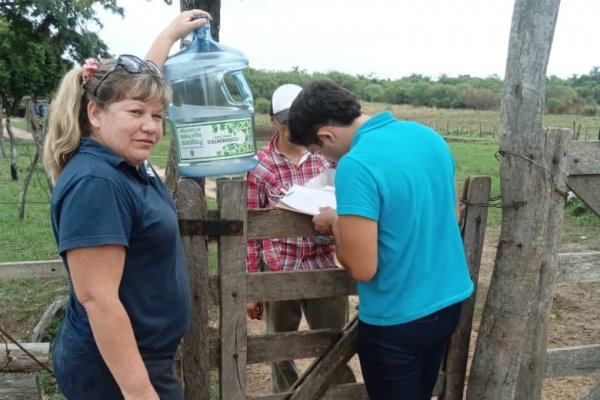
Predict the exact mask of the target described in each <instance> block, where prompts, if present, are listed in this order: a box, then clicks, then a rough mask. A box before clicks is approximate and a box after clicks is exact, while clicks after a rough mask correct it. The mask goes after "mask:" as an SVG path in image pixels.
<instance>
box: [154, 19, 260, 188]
mask: <svg viewBox="0 0 600 400" xmlns="http://www.w3.org/2000/svg"><path fill="white" fill-rule="evenodd" d="M247 67H248V59H247V58H246V57H245V56H244V54H243V53H241V52H240V51H238V50H234V49H231V48H229V47H226V46H224V45H222V44H220V43H218V42H215V41H214V40H213V39H212V37H211V34H210V23H208V22H207V23H206V25H204V26H203V27H201V28H199V29H196V30H195V31H194V32H193V39H192V41H191V43H190V44H189V45H188V46H187V47H186V48H185V49H183V50H181V51H180V52H178V53H176V54H174V55H173V56H171V57H169V58H168V59H167V61H166V63H165V70H164V71H165V76H166V78H167V79H168V81H169V82H170V84H171V87H172V89H173V102H172V104H171V105H170V106H169V112H168V120H169V121H170V122H171V124H172V127H173V132H174V136H175V148H176V155H177V170H178V171H179V174H180V175H181V176H183V177H189V178H200V177H205V176H218V175H231V174H237V173H242V172H246V171H249V170H251V169H253V168H254V167H256V165H257V164H258V160H257V158H256V140H255V128H254V104H253V99H252V93H251V92H250V88H249V86H248V83H247V82H246V79H245V78H244V75H243V70H244V69H246V68H247Z"/></svg>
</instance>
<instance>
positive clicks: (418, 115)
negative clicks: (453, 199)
mask: <svg viewBox="0 0 600 400" xmlns="http://www.w3.org/2000/svg"><path fill="white" fill-rule="evenodd" d="M364 110H365V112H366V113H369V114H374V113H376V112H379V111H382V110H390V111H392V112H393V113H394V114H395V115H396V116H398V117H399V118H403V119H410V120H416V121H420V122H422V123H426V124H428V125H431V126H438V127H440V126H443V125H448V126H456V125H455V124H462V126H465V127H467V126H469V125H470V126H472V127H473V126H479V125H480V124H481V125H485V126H488V125H490V126H491V125H492V124H494V123H496V124H499V115H498V113H497V112H491V111H475V110H443V109H431V108H415V107H409V106H389V105H385V104H377V103H366V104H364ZM256 121H257V124H258V125H265V124H267V123H268V119H267V117H266V116H264V115H258V116H257V117H256ZM546 121H548V123H551V124H553V125H554V126H562V127H569V126H572V125H573V123H575V124H576V125H581V126H582V127H586V129H588V131H590V130H592V129H594V130H595V129H600V128H599V127H600V117H581V116H570V115H563V116H556V115H549V116H547V117H546ZM11 122H12V124H13V126H15V127H24V125H25V124H24V121H23V120H20V119H13V120H12V121H11ZM453 124H454V125H453ZM582 129H583V128H582ZM477 132H478V131H477ZM477 132H475V130H473V129H472V131H471V134H469V131H468V129H463V130H462V131H460V132H459V131H453V132H451V136H453V137H454V136H458V135H461V136H467V137H468V136H476V137H474V138H473V139H480V137H478V136H479V134H478V133H477ZM170 139H171V136H170V135H165V137H164V139H163V140H162V141H161V142H160V143H159V145H158V147H157V148H156V150H155V152H154V155H153V156H152V157H151V162H152V163H153V164H155V165H158V166H160V167H165V166H166V162H167V154H168V149H169V143H170ZM486 139H487V140H484V141H480V142H478V143H475V142H473V143H472V142H454V141H450V147H451V149H452V152H453V154H454V157H455V159H456V166H457V179H458V182H459V184H461V185H462V183H463V182H464V180H465V178H466V177H467V176H469V175H488V176H491V177H492V196H496V195H498V194H500V189H499V178H498V177H499V163H498V160H497V158H496V152H497V151H498V139H497V137H494V136H493V135H489V136H488V137H487V138H486ZM18 143H19V145H18V150H19V176H20V178H21V180H22V179H23V178H24V176H25V174H26V169H27V167H28V165H29V164H30V162H31V159H32V157H33V154H34V152H35V146H34V144H33V142H32V141H31V140H19V141H18ZM265 143H266V140H260V141H258V143H257V145H258V146H259V147H260V146H263V145H264V144H265ZM4 150H5V151H4V153H5V154H7V155H8V154H9V150H10V147H9V141H8V140H7V139H5V140H4ZM21 185H22V183H21V181H11V177H10V169H9V160H8V159H7V158H0V226H2V227H3V229H2V230H1V231H0V262H2V261H28V260H41V259H52V258H56V247H55V245H54V239H53V237H52V231H51V228H50V220H49V199H50V193H49V190H48V188H47V185H46V180H45V178H44V175H43V171H42V167H41V164H39V165H38V167H37V171H36V174H35V176H34V179H33V182H32V185H31V187H30V189H29V192H28V194H27V203H26V208H25V214H24V219H23V220H22V221H20V220H19V219H18V218H17V216H18V204H17V203H18V200H19V191H20V189H21ZM500 215H501V212H500V210H499V209H494V208H492V209H490V218H489V225H491V226H496V225H498V224H499V222H500ZM580 220H581V219H580V218H579V219H576V220H575V221H574V224H571V222H570V220H569V213H567V219H566V220H565V225H566V226H567V227H568V226H570V225H575V226H581V222H580ZM585 226H587V225H585V224H584V227H585ZM584 234H585V232H584Z"/></svg>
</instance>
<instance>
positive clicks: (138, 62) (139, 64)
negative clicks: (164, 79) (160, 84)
mask: <svg viewBox="0 0 600 400" xmlns="http://www.w3.org/2000/svg"><path fill="white" fill-rule="evenodd" d="M119 67H121V68H122V69H124V70H125V72H127V73H129V74H140V73H142V72H145V71H146V72H149V73H150V74H152V75H157V76H162V72H161V71H160V69H159V68H158V65H156V64H155V63H154V62H152V61H151V60H142V59H141V58H139V57H136V56H134V55H131V54H121V55H120V56H119V57H117V62H116V64H115V65H114V66H113V67H112V68H111V69H109V70H108V71H106V73H105V74H104V76H103V77H102V78H100V81H99V82H98V84H97V85H96V87H95V88H94V92H93V93H94V97H96V93H97V92H98V88H99V87H100V85H101V84H102V82H104V81H105V80H106V78H108V77H109V76H110V74H112V73H113V72H115V71H116V70H117V68H119Z"/></svg>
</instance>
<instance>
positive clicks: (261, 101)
mask: <svg viewBox="0 0 600 400" xmlns="http://www.w3.org/2000/svg"><path fill="white" fill-rule="evenodd" d="M269 106H270V102H269V100H267V99H265V98H264V97H259V98H257V99H255V100H254V112H255V113H258V114H268V113H269Z"/></svg>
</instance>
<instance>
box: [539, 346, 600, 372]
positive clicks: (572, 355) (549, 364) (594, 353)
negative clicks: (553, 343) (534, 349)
mask: <svg viewBox="0 0 600 400" xmlns="http://www.w3.org/2000/svg"><path fill="white" fill-rule="evenodd" d="M546 354H547V355H546V374H545V377H546V378H556V377H559V376H572V375H586V374H591V373H594V372H598V371H600V344H592V345H587V346H574V347H562V348H555V349H548V351H547V353H546Z"/></svg>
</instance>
